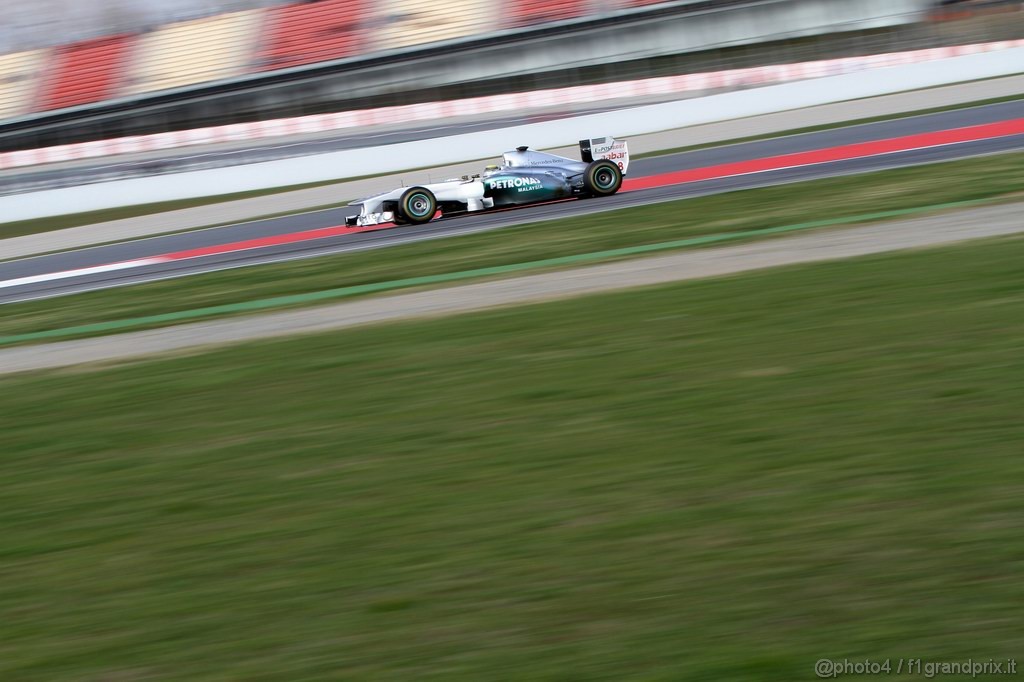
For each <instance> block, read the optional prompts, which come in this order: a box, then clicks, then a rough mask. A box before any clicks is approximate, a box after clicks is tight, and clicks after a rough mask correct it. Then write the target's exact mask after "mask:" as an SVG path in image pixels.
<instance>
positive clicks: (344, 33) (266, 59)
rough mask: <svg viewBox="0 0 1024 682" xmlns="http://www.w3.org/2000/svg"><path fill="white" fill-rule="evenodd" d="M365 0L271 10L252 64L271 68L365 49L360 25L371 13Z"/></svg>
mask: <svg viewBox="0 0 1024 682" xmlns="http://www.w3.org/2000/svg"><path fill="white" fill-rule="evenodd" d="M371 9H372V8H371V7H369V3H368V2H365V1H364V0H323V1H322V2H310V3H300V4H297V5H284V6H282V7H275V8H274V9H272V10H270V11H269V12H268V14H267V17H266V27H265V29H264V37H263V41H262V44H261V45H260V46H259V48H258V49H257V52H256V57H255V59H254V62H253V66H254V68H255V69H257V70H262V71H272V70H274V69H284V68H288V67H290V66H302V65H303V64H312V63H315V62H322V61H328V60H331V59H341V58H342V57H351V56H353V55H355V54H358V53H359V52H360V51H361V50H362V49H363V32H362V31H361V30H360V24H361V22H362V21H363V20H364V17H365V16H368V15H369V14H370V13H371Z"/></svg>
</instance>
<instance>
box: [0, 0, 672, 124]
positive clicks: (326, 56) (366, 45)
mask: <svg viewBox="0 0 1024 682" xmlns="http://www.w3.org/2000/svg"><path fill="white" fill-rule="evenodd" d="M663 1H664V0H605V1H603V2H602V1H601V0H597V1H595V0H514V1H513V2H512V3H511V5H510V7H508V8H504V9H503V11H502V12H499V11H498V7H497V5H496V4H495V3H493V2H490V1H489V0H447V1H446V2H443V3H441V2H433V1H432V0H388V1H386V2H385V1H383V0H313V1H309V0H306V1H304V2H293V3H290V4H284V5H276V6H272V7H265V8H257V9H251V10H245V11H240V12H232V13H227V14H220V15H216V16H212V17H205V18H200V19H192V20H189V21H181V22H175V23H171V24H167V25H164V26H160V27H157V28H156V29H155V30H152V31H146V32H142V33H135V34H125V33H122V34H118V35H110V36H103V37H99V38H93V39H90V40H85V41H80V42H75V43H71V44H67V45H60V46H57V47H54V48H45V49H38V50H30V51H25V52H17V53H14V54H8V55H2V56H0V86H2V87H0V120H2V119H8V118H13V117H17V116H20V115H24V114H28V113H32V112H40V111H53V110H58V109H62V108H67V107H74V106H79V105H84V104H92V103H97V102H102V101H105V100H108V99H114V98H117V97H126V96H132V95H139V94H144V93H153V92H159V91H162V90H167V89H171V88H180V87H186V86H190V85H196V84H199V83H206V82H211V81H215V80H220V79H224V78H230V77H232V76H238V75H242V74H246V73H260V72H269V71H275V70H280V69H286V68H291V67H296V66H303V65H307V64H314V63H318V62H326V61H331V60H335V59H342V58H346V57H354V56H360V55H367V54H372V53H374V52H378V51H382V50H389V49H398V48H410V47H416V46H420V45H426V44H429V43H434V42H439V41H444V40H452V39H458V38H465V37H469V36H473V35H483V34H486V33H490V32H494V31H497V30H502V29H508V28H521V27H532V26H538V25H542V24H544V23H547V22H553V21H562V20H565V19H574V18H581V17H586V16H596V15H598V14H600V13H602V12H606V11H608V10H610V9H617V8H622V7H632V6H642V5H649V4H653V3H655V2H663Z"/></svg>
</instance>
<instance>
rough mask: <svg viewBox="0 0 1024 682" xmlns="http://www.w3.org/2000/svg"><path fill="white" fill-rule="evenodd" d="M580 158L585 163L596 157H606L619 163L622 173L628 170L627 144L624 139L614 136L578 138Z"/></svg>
mask: <svg viewBox="0 0 1024 682" xmlns="http://www.w3.org/2000/svg"><path fill="white" fill-rule="evenodd" d="M580 158H581V159H583V161H584V162H585V163H590V162H591V161H594V160H596V159H608V160H609V161H614V162H615V163H617V164H619V168H621V169H622V174H623V175H625V174H626V172H627V171H628V170H629V145H627V144H626V141H625V140H616V139H615V138H614V137H594V138H591V139H589V140H580Z"/></svg>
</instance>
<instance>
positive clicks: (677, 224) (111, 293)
mask: <svg viewBox="0 0 1024 682" xmlns="http://www.w3.org/2000/svg"><path fill="white" fill-rule="evenodd" d="M1021 190H1024V153H1013V154H1003V155H998V156H990V157H984V158H977V159H967V160H963V161H955V162H948V163H941V164H933V165H927V166H918V167H913V168H904V169H899V170H892V171H884V172H879V173H869V174H864V175H855V176H848V177H839V178H832V179H826V180H818V181H814V182H806V183H800V184H795V185H785V186H779V187H769V188H764V189H756V190H747V191H743V192H731V193H728V194H720V195H716V196H709V197H701V198H697V199H690V200H685V201H676V202H670V203H663V204H656V205H652V206H646V207H640V208H631V209H627V210H621V211H612V212H607V213H601V214H598V215H591V216H584V217H579V218H573V219H568V220H562V221H549V222H544V223H536V224H532V225H524V226H520V227H516V228H509V229H505V230H502V231H501V232H500V233H496V232H491V233H484V234H478V235H467V236H462V237H452V238H447V239H441V240H433V241H428V242H420V243H416V244H409V245H405V246H399V247H391V248H386V249H377V250H373V251H364V252H355V253H349V254H342V255H337V256H329V257H321V258H315V259H306V260H300V261H292V262H287V263H283V264H278V265H269V266H258V267H249V268H242V269H235V270H226V271H222V272H217V273H212V274H208V275H199V276H194V277H188V278H184V279H174V280H165V281H161V282H155V283H151V284H145V285H136V286H132V287H127V288H118V289H108V290H103V291H96V292H91V293H87V294H78V295H74V296H67V297H61V298H56V299H50V300H43V301H34V302H26V303H18V304H8V305H5V306H4V307H3V313H4V314H3V316H2V317H0V337H3V336H8V335H16V334H25V333H32V332H39V331H43V330H47V329H53V328H59V327H71V326H75V325H82V324H92V323H99V322H108V321H112V320H120V319H125V318H135V317H140V316H146V315H154V314H163V313H171V312H176V311H181V310H190V309H194V308H201V307H206V306H218V305H225V304H231V303H239V302H244V301H253V300H257V299H263V298H267V297H274V296H288V295H295V294H304V293H309V292H315V291H321V290H325V289H333V288H338V287H346V286H356V285H363V284H371V283H378V282H384V281H389V280H397V279H405V278H409V277H417V276H429V275H437V274H444V273H451V272H457V271H463V270H472V269H477V268H487V267H494V266H501V265H508V264H512V263H524V262H529V261H536V260H541V259H548V258H554V257H561V256H571V255H575V254H581V253H587V252H594V251H601V250H607V249H618V248H623V247H631V246H637V245H645V244H652V243H658V242H663V241H668V240H678V239H685V238H688V237H699V236H707V235H714V234H721V233H734V232H743V231H748V230H759V229H765V228H775V227H779V226H784V225H791V224H794V223H801V222H804V221H814V220H821V219H828V218H842V217H845V216H856V215H862V214H864V213H865V212H878V211H886V210H894V209H905V208H910V207H917V206H922V205H927V204H929V203H936V202H939V201H949V202H955V201H964V200H971V199H979V198H985V197H1002V196H1007V195H1013V194H1015V193H1019V192H1021ZM145 326H159V325H156V324H151V325H145Z"/></svg>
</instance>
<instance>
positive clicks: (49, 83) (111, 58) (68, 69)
mask: <svg viewBox="0 0 1024 682" xmlns="http://www.w3.org/2000/svg"><path fill="white" fill-rule="evenodd" d="M133 44H134V36H128V35H117V36H106V37H103V38H96V39H94V40H86V41H83V42H80V43H72V44H70V45H63V46H61V47H59V48H57V50H56V51H55V53H54V55H53V58H52V59H53V61H52V62H51V65H50V69H49V73H48V75H47V77H46V85H45V87H44V90H43V93H42V95H41V98H40V100H39V102H40V105H39V109H41V110H47V109H62V108H64V107H73V106H76V105H79V104H89V103H90V102H99V101H102V100H104V99H109V98H111V97H113V96H114V95H116V89H117V86H118V83H119V82H120V80H121V76H122V72H123V69H124V67H125V63H126V58H127V56H128V53H129V50H130V48H131V46H132V45H133Z"/></svg>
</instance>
